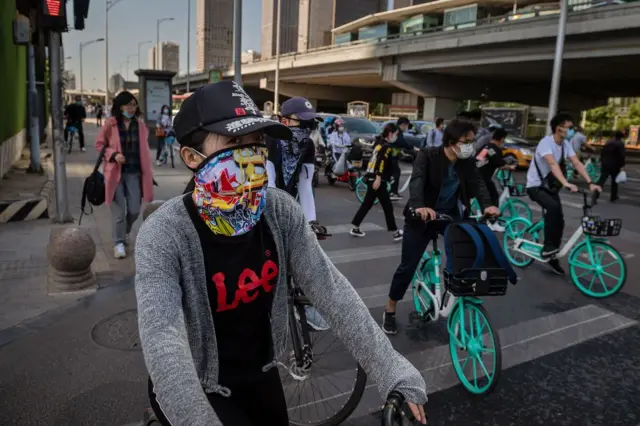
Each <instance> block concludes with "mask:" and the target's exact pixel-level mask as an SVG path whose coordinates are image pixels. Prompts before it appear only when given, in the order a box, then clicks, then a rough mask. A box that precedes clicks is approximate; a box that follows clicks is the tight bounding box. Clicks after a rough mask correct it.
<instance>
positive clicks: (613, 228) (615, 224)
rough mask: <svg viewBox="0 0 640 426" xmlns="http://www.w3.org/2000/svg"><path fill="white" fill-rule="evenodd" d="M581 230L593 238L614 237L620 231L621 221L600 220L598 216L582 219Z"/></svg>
mask: <svg viewBox="0 0 640 426" xmlns="http://www.w3.org/2000/svg"><path fill="white" fill-rule="evenodd" d="M582 230H583V231H584V233H585V234H589V235H591V236H594V237H616V236H618V235H620V231H621V230H622V219H601V218H600V217H598V216H586V217H583V218H582Z"/></svg>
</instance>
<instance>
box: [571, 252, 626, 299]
mask: <svg viewBox="0 0 640 426" xmlns="http://www.w3.org/2000/svg"><path fill="white" fill-rule="evenodd" d="M569 271H570V274H571V281H573V283H574V284H575V286H576V287H578V290H580V291H581V292H582V293H583V294H584V295H586V296H589V297H594V298H597V299H604V298H605V297H610V296H613V295H614V294H616V293H617V292H619V291H620V290H621V289H622V287H624V284H625V282H626V281H627V264H626V263H625V261H624V258H623V257H622V255H620V253H619V252H618V250H616V249H615V248H614V247H612V246H611V245H609V244H607V243H605V242H602V241H584V242H582V243H581V244H580V245H578V246H577V247H576V248H574V249H573V251H572V252H571V254H570V255H569Z"/></svg>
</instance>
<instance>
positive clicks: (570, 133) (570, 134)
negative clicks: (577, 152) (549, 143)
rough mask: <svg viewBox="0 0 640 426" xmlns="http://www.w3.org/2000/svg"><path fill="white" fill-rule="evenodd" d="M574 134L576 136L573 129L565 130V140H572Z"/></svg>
mask: <svg viewBox="0 0 640 426" xmlns="http://www.w3.org/2000/svg"><path fill="white" fill-rule="evenodd" d="M575 134H576V131H575V129H569V130H567V137H566V139H571V138H573V137H574V136H575Z"/></svg>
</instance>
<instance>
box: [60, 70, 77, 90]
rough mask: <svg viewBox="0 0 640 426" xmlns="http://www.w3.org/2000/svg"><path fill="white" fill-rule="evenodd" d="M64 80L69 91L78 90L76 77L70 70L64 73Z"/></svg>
mask: <svg viewBox="0 0 640 426" xmlns="http://www.w3.org/2000/svg"><path fill="white" fill-rule="evenodd" d="M62 80H63V81H64V85H65V88H66V89H68V90H75V89H76V75H75V74H74V73H72V72H71V71H69V70H64V71H63V72H62Z"/></svg>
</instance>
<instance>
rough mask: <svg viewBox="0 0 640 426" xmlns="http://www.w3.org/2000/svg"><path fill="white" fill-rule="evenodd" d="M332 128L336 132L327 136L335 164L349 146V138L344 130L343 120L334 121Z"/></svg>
mask: <svg viewBox="0 0 640 426" xmlns="http://www.w3.org/2000/svg"><path fill="white" fill-rule="evenodd" d="M334 126H335V128H336V130H335V131H334V132H332V133H331V134H330V135H329V146H330V147H331V154H332V155H333V161H334V162H336V163H337V162H338V159H340V155H341V154H342V153H343V152H344V150H345V149H347V147H348V146H350V145H351V138H350V137H349V133H347V131H346V130H345V128H344V120H343V119H341V118H338V119H336V121H335V122H334Z"/></svg>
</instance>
